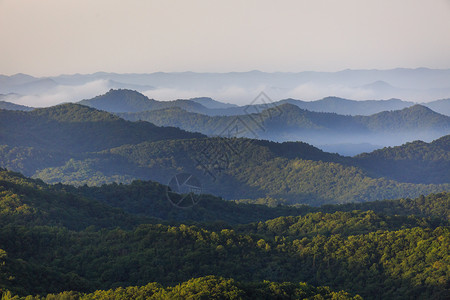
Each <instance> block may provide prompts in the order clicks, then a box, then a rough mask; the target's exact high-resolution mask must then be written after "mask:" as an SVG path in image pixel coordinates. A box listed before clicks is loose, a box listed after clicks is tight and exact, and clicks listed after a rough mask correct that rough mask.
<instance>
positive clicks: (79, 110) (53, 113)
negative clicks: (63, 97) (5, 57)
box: [0, 103, 202, 153]
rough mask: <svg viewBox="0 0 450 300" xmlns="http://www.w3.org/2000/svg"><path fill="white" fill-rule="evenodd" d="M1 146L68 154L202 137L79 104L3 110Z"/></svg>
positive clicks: (0, 113) (0, 114)
mask: <svg viewBox="0 0 450 300" xmlns="http://www.w3.org/2000/svg"><path fill="white" fill-rule="evenodd" d="M0 127H1V129H2V131H1V133H0V143H1V144H7V145H9V146H27V147H35V148H37V149H47V150H51V151H63V152H66V151H67V152H69V153H75V152H86V151H100V150H104V149H108V148H111V147H117V146H120V145H124V144H134V143H139V142H143V141H149V140H166V139H177V138H194V137H201V136H202V135H200V134H196V133H188V132H185V131H182V130H179V129H177V128H171V127H168V128H160V127H157V126H155V125H153V124H151V123H148V122H138V123H133V122H129V121H125V120H123V119H121V118H119V117H117V116H114V115H112V114H110V113H107V112H102V111H98V110H96V109H93V108H89V107H86V106H82V105H79V104H70V103H69V104H62V105H58V106H54V107H50V108H44V109H35V110H33V111H30V112H21V111H8V110H0Z"/></svg>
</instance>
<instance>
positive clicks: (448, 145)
mask: <svg viewBox="0 0 450 300" xmlns="http://www.w3.org/2000/svg"><path fill="white" fill-rule="evenodd" d="M356 161H358V165H360V166H361V167H363V168H364V169H366V170H368V171H369V174H371V175H375V176H380V177H386V178H392V179H396V180H399V181H402V182H416V183H418V182H421V183H448V182H450V172H449V171H448V170H450V135H447V136H444V137H442V138H440V139H437V140H435V141H433V142H431V143H424V142H422V141H415V142H412V143H407V144H405V145H402V146H399V147H389V148H383V149H380V150H376V151H373V152H371V153H364V154H361V155H358V156H357V157H356Z"/></svg>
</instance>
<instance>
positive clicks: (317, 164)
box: [0, 104, 449, 205]
mask: <svg viewBox="0 0 450 300" xmlns="http://www.w3.org/2000/svg"><path fill="white" fill-rule="evenodd" d="M285 105H289V104H285ZM294 108H295V109H293V108H289V109H287V111H286V112H285V113H284V112H283V113H284V114H285V116H284V118H281V117H275V115H274V114H272V115H273V116H274V117H273V118H270V117H267V115H269V113H271V112H270V111H266V113H267V115H266V118H267V122H266V123H267V126H268V127H270V128H278V127H281V126H284V124H286V123H289V124H291V126H292V127H295V126H300V125H299V124H302V126H304V127H309V128H314V127H317V128H318V129H317V130H323V127H326V126H329V127H330V126H331V125H330V124H339V125H335V127H336V128H335V129H338V128H339V126H341V127H340V129H341V130H343V128H346V127H347V126H349V125H348V122H347V119H348V118H351V117H349V116H339V115H335V114H327V115H326V116H327V117H325V116H323V114H320V113H313V112H308V111H304V110H301V109H299V108H296V107H294ZM178 110H179V109H178ZM275 112H278V110H276V111H275ZM0 115H1V117H2V118H1V119H0V120H1V121H0V125H1V126H2V127H1V128H2V132H1V140H0V141H1V144H3V145H2V146H0V162H1V165H0V166H2V167H8V168H10V169H11V170H15V171H20V172H23V173H24V174H25V175H27V176H33V177H36V178H41V179H43V180H44V181H46V182H50V183H57V182H63V183H67V184H75V185H84V184H88V185H102V184H105V183H112V182H124V183H131V182H132V181H133V180H134V179H143V180H153V181H157V182H161V183H168V182H169V180H170V179H171V178H172V177H173V176H175V175H176V174H178V173H182V172H186V173H191V174H194V175H195V176H196V177H197V178H198V179H199V180H200V181H201V182H202V183H203V184H204V186H205V189H206V191H207V192H208V193H211V194H214V195H216V196H222V197H224V198H226V199H245V198H250V199H256V198H261V197H266V196H269V197H273V198H281V199H285V200H286V201H287V202H288V203H307V204H312V205H320V204H325V203H347V202H355V201H356V202H362V201H370V200H377V199H385V198H399V197H415V196H419V195H420V194H423V193H430V192H441V191H444V190H447V189H448V184H449V182H448V180H447V179H446V178H447V177H446V175H445V172H446V171H445V168H442V166H445V163H448V159H447V158H445V157H444V158H443V161H444V162H445V163H440V164H436V163H433V164H428V167H427V168H422V169H420V168H419V169H417V170H419V171H420V170H421V172H415V173H413V172H411V173H410V177H408V178H405V177H404V176H403V177H402V176H399V175H398V174H399V172H401V171H398V170H396V169H393V168H392V167H391V166H389V165H386V167H385V170H381V171H379V170H378V171H377V168H379V166H382V165H383V162H381V163H377V162H376V159H373V160H369V162H368V163H365V162H363V160H361V159H352V158H348V157H342V156H339V155H337V154H330V153H326V152H323V151H321V150H319V149H317V148H315V147H313V146H311V145H308V144H305V143H302V142H285V143H281V144H279V143H274V142H268V141H261V140H252V139H235V138H231V139H224V138H205V137H204V136H202V135H200V134H194V133H188V132H184V131H181V130H179V129H176V128H165V127H157V126H155V125H153V124H150V123H147V122H142V121H141V122H130V121H125V120H123V119H120V118H119V117H117V116H114V115H111V114H109V113H107V112H103V111H98V110H95V109H93V108H88V107H86V106H81V105H78V104H65V105H59V106H55V107H51V108H46V109H36V110H34V111H32V112H18V111H0ZM161 115H162V114H161ZM316 115H319V116H323V118H319V117H316V118H315V119H314V121H315V123H313V122H312V121H311V118H310V117H311V116H316ZM328 115H330V116H328ZM299 116H300V117H301V118H299ZM251 117H252V115H249V116H247V118H248V119H243V120H245V121H254V119H251ZM328 117H329V118H328ZM277 122H278V123H277ZM280 123H281V124H280ZM223 124H225V123H223ZM254 124H256V125H257V123H254ZM256 125H254V126H256ZM254 128H255V129H256V127H254ZM353 130H355V129H354V128H353ZM261 132H263V131H261ZM263 133H264V132H263ZM443 143H444V144H445V142H443ZM385 161H386V162H387V161H389V159H387V158H386V159H385ZM383 172H384V173H383ZM442 174H444V175H445V176H444V175H442ZM424 183H425V184H424ZM436 184H442V185H436Z"/></svg>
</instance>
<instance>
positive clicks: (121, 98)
mask: <svg viewBox="0 0 450 300" xmlns="http://www.w3.org/2000/svg"><path fill="white" fill-rule="evenodd" d="M78 103H79V104H81V105H86V106H90V107H93V108H96V109H100V110H104V111H107V112H112V113H123V112H141V111H149V110H158V109H163V108H168V107H180V108H183V109H185V110H187V111H199V112H203V111H206V110H207V108H206V107H204V106H203V105H202V104H200V103H198V102H196V101H191V100H174V101H156V100H153V99H149V98H148V97H146V96H144V95H142V94H141V93H139V92H136V91H132V90H127V89H119V90H112V89H111V90H110V91H109V92H107V93H106V94H104V95H100V96H96V97H94V98H92V99H86V100H82V101H80V102H78Z"/></svg>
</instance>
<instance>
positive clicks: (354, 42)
mask: <svg viewBox="0 0 450 300" xmlns="http://www.w3.org/2000/svg"><path fill="white" fill-rule="evenodd" d="M449 28H450V1H448V0H436V1H433V2H429V1H421V0H398V1H389V0H382V1H380V0H377V1H373V0H370V1H360V0H341V1H333V0H318V1H283V2H275V1H245V2H244V1H235V0H232V1H221V2H219V1H205V0H193V1H141V0H131V1H118V0H98V1H89V0H81V1H70V0H66V1H61V0H48V1H32V0H0V40H1V41H2V47H1V50H0V52H1V56H0V74H5V75H12V74H16V73H26V74H30V75H34V76H55V75H59V74H74V73H82V74H86V73H95V72H98V71H105V72H116V73H152V72H158V71H163V72H182V71H195V72H231V71H249V70H261V71H266V72H275V71H280V72H300V71H308V70H311V71H339V70H343V69H393V68H397V67H404V68H417V67H428V68H436V69H448V68H450V38H449V31H448V30H449Z"/></svg>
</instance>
